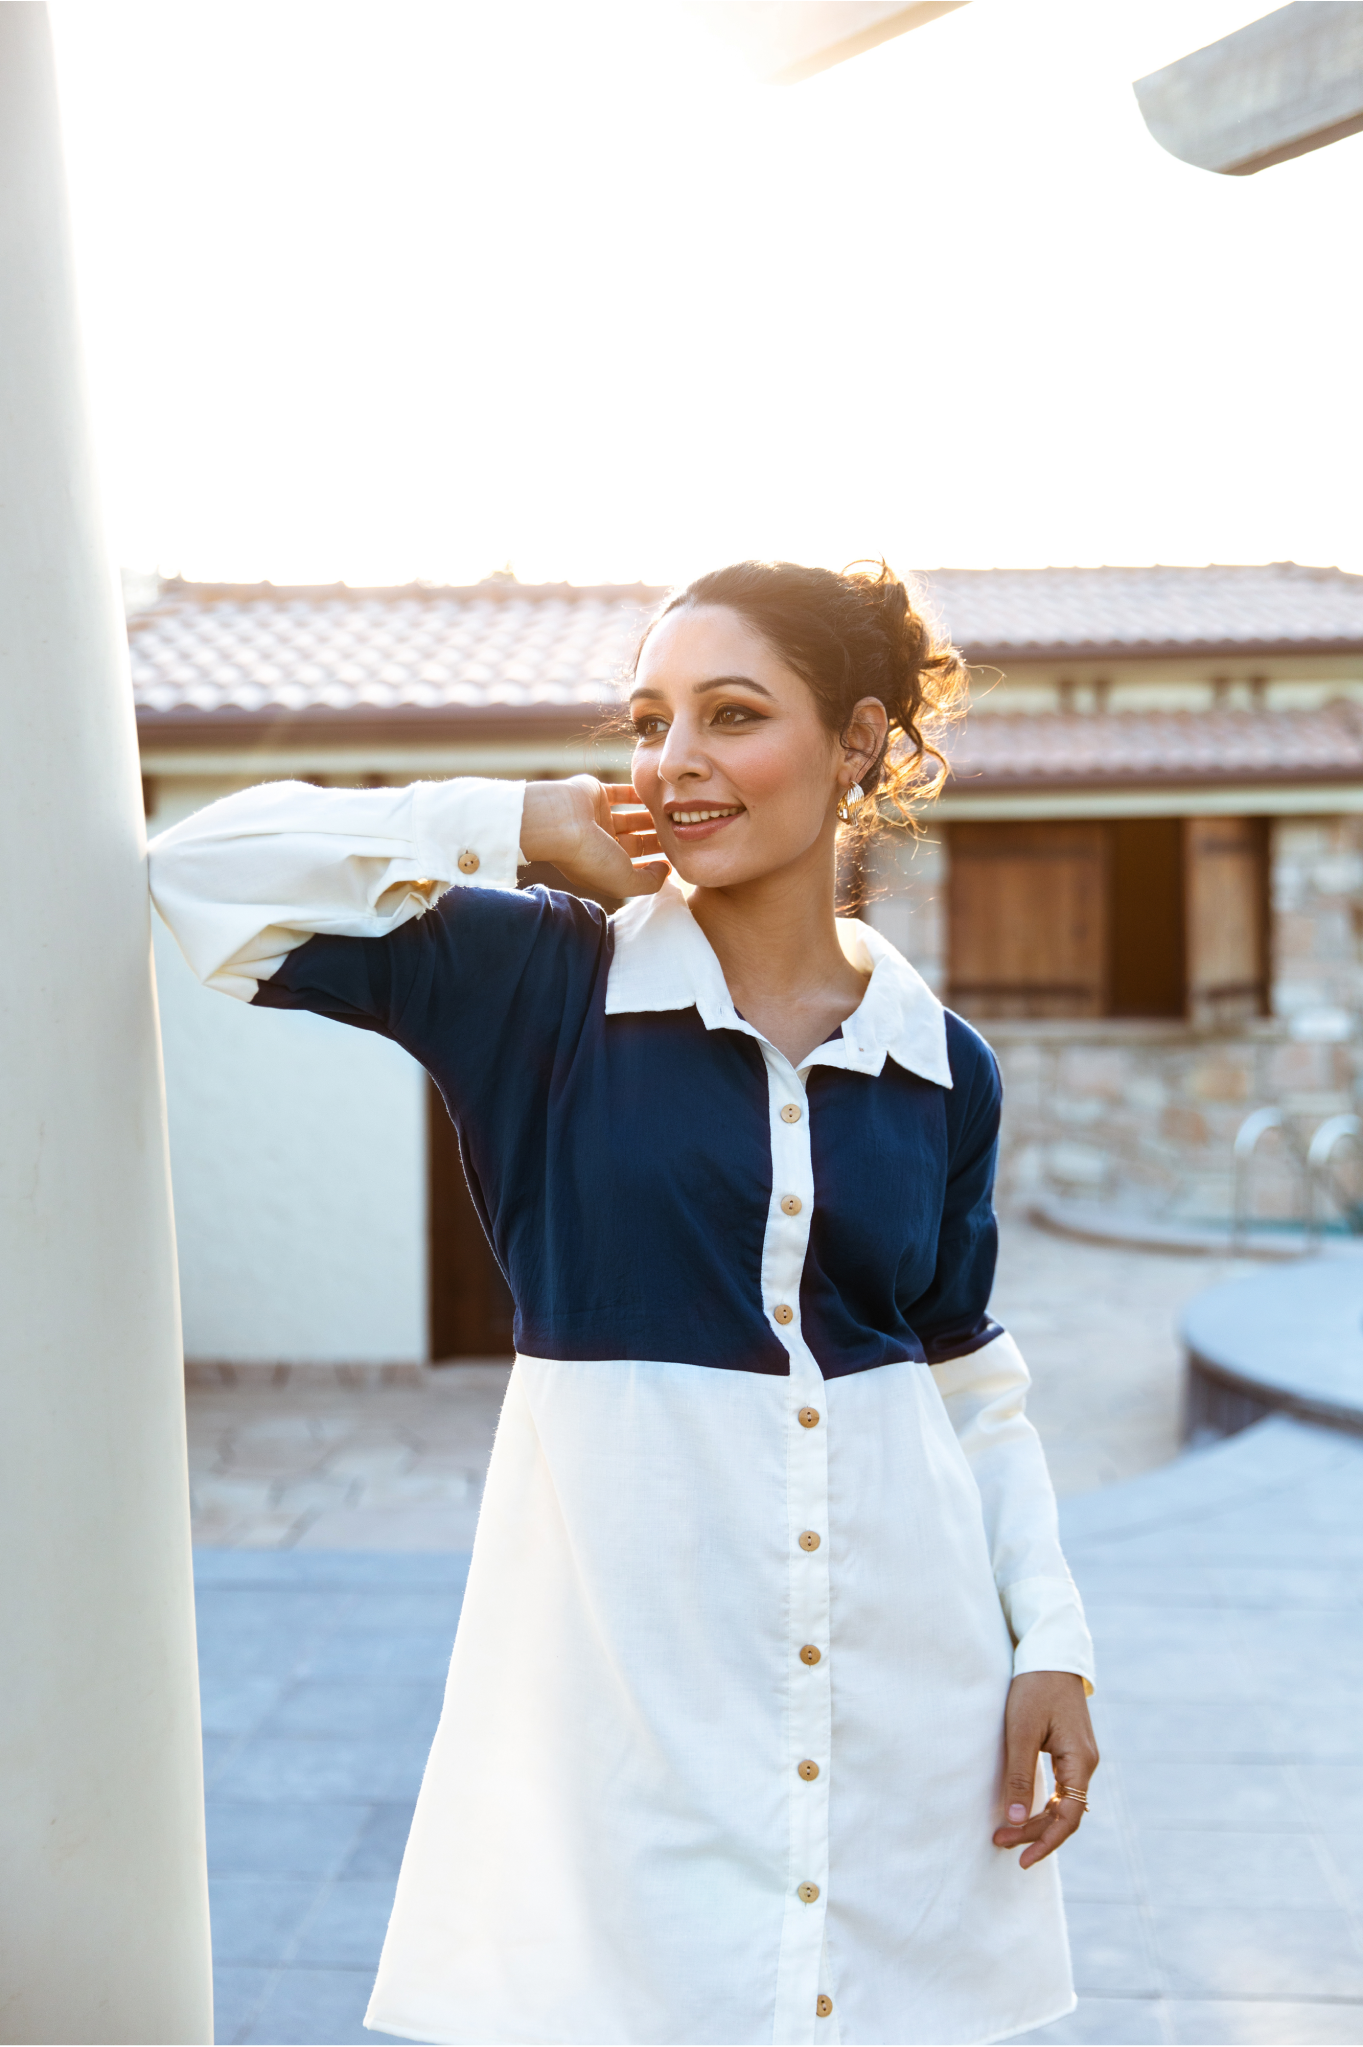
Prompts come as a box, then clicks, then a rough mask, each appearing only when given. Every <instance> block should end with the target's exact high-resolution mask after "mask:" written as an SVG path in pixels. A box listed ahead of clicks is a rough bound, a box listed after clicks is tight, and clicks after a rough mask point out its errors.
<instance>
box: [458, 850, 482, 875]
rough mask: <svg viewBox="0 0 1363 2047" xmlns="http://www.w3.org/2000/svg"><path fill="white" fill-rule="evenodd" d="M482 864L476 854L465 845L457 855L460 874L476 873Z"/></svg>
mask: <svg viewBox="0 0 1363 2047" xmlns="http://www.w3.org/2000/svg"><path fill="white" fill-rule="evenodd" d="M482 864H483V863H482V861H481V860H480V859H479V858H478V855H477V854H476V853H474V852H471V851H470V850H469V849H468V848H467V847H465V849H464V851H463V852H462V853H461V854H460V855H459V872H460V873H461V874H476V873H477V872H478V869H479V868H480V867H481V866H482Z"/></svg>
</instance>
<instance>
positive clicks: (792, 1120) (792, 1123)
mask: <svg viewBox="0 0 1363 2047" xmlns="http://www.w3.org/2000/svg"><path fill="white" fill-rule="evenodd" d="M762 1050H763V1057H764V1059H765V1060H766V1064H767V1078H768V1087H769V1096H770V1111H771V1115H770V1127H771V1162H772V1195H771V1208H770V1210H769V1213H768V1218H767V1231H766V1240H765V1243H764V1246H763V1259H762V1287H763V1306H764V1307H765V1309H766V1311H767V1314H768V1317H769V1318H770V1321H771V1323H772V1326H773V1328H774V1331H775V1334H776V1336H777V1337H778V1339H779V1341H780V1342H781V1344H782V1345H783V1346H784V1348H785V1350H786V1352H787V1354H788V1355H789V1358H790V1376H789V1378H788V1379H787V1381H786V1384H785V1396H786V1399H785V1429H786V1504H787V1514H788V1541H789V1552H788V1554H789V1598H788V1603H787V1619H788V1627H789V1634H790V1639H789V1643H788V1645H787V1647H788V1663H787V1702H788V1704H787V1713H786V1740H787V1750H786V1754H785V1756H784V1758H782V1759H780V1760H781V1761H782V1763H783V1765H784V1768H785V1771H786V1781H787V1785H788V1787H789V1792H788V1795H789V1813H790V1846H789V1862H788V1865H787V1872H788V1883H787V1893H786V1911H785V1918H784V1923H783V1928H782V1939H781V1958H780V1964H779V1967H778V1972H777V1995H776V2007H777V2008H776V2031H775V2037H776V2038H777V2039H778V2040H782V2041H789V2042H803V2041H810V2042H812V2041H813V2039H814V2027H815V2025H816V2023H817V2017H816V2010H815V2007H816V2001H817V1998H818V1995H819V1992H820V1983H819V1966H820V1959H821V1956H822V1953H823V1937H824V1917H825V1911H826V1895H827V1890H828V1797H829V1779H830V1776H831V1760H832V1759H831V1757H830V1754H829V1747H830V1731H831V1727H830V1723H831V1710H830V1701H831V1694H830V1688H829V1674H828V1660H827V1658H826V1657H825V1656H824V1653H823V1647H824V1646H826V1645H827V1643H828V1635H829V1629H828V1612H829V1564H830V1552H831V1547H832V1546H831V1544H830V1543H829V1541H828V1540H827V1536H828V1449H827V1444H828V1430H827V1426H826V1422H825V1414H826V1411H827V1405H828V1403H827V1399H826V1388H825V1385H824V1380H823V1375H822V1373H821V1372H820V1370H819V1367H818V1364H817V1362H816V1360H815V1358H814V1356H813V1353H812V1352H811V1351H810V1349H809V1347H808V1345H807V1344H806V1342H805V1340H804V1337H803V1334H802V1332H801V1325H800V1313H799V1301H800V1280H801V1278H802V1276H803V1272H804V1263H805V1255H806V1252H807V1250H808V1247H809V1228H810V1220H811V1217H812V1213H813V1208H814V1170H813V1156H812V1151H811V1143H810V1137H811V1133H810V1113H809V1098H808V1095H807V1094H806V1092H805V1088H804V1084H803V1081H802V1080H801V1078H800V1076H799V1075H798V1074H796V1072H795V1070H794V1069H793V1068H792V1067H791V1066H790V1064H789V1062H788V1061H787V1060H785V1059H784V1058H783V1057H782V1055H781V1054H780V1053H779V1052H776V1051H775V1049H774V1048H773V1047H771V1046H769V1045H766V1044H765V1043H764V1044H763V1048H762ZM813 1645H821V1646H820V1650H819V1655H818V1656H817V1657H816V1658H815V1659H814V1660H813V1661H810V1660H809V1659H808V1658H806V1657H804V1656H803V1654H802V1652H803V1651H804V1650H805V1648H806V1647H809V1646H813ZM774 1760H776V1759H774Z"/></svg>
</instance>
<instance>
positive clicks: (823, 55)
mask: <svg viewBox="0 0 1363 2047" xmlns="http://www.w3.org/2000/svg"><path fill="white" fill-rule="evenodd" d="M965 5H966V0H911V4H909V5H905V4H903V0H693V4H692V7H691V12H692V13H693V14H699V15H701V16H702V17H703V18H704V19H705V20H706V21H707V22H708V23H709V25H710V27H711V28H713V29H714V30H715V32H716V34H718V35H721V36H723V38H724V40H725V41H726V42H729V43H733V44H735V45H736V46H737V48H739V49H740V50H742V52H743V54H744V56H745V57H746V58H747V60H748V62H749V64H750V65H751V66H752V68H753V70H754V71H756V72H757V74H758V76H759V77H761V78H763V79H765V80H766V82H767V83H768V84H769V85H798V84H799V82H800V80H801V79H803V78H812V77H813V76H814V74H815V72H817V71H828V70H831V68H832V66H833V65H835V64H841V63H844V62H845V61H846V59H847V58H848V57H857V56H860V55H861V53H862V51H863V50H873V49H874V48H875V47H876V45H877V43H887V42H889V40H890V38H891V37H892V36H902V35H903V34H904V33H905V31H906V30H908V29H911V28H921V27H922V25H923V23H924V22H927V21H935V20H936V19H937V16H938V15H939V14H952V13H954V12H955V10H956V9H957V8H958V7H964V6H965Z"/></svg>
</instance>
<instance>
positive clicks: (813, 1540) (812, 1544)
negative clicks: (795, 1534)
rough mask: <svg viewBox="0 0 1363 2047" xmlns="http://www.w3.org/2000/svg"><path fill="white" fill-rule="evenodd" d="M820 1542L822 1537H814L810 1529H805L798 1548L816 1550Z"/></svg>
mask: <svg viewBox="0 0 1363 2047" xmlns="http://www.w3.org/2000/svg"><path fill="white" fill-rule="evenodd" d="M822 1541H823V1537H822V1536H821V1535H816V1534H815V1533H814V1530H813V1529H812V1528H806V1530H805V1532H804V1534H803V1535H802V1536H801V1537H800V1548H801V1549H817V1548H818V1547H819V1544H820V1543H821V1542H822Z"/></svg>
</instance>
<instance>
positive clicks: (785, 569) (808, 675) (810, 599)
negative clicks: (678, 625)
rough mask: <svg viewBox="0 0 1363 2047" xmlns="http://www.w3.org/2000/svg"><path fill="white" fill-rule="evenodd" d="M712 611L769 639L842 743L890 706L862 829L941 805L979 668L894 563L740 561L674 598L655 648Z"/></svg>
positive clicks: (858, 817)
mask: <svg viewBox="0 0 1363 2047" xmlns="http://www.w3.org/2000/svg"><path fill="white" fill-rule="evenodd" d="M702 604H714V605H724V606H725V607H726V608H727V609H728V610H730V611H736V612H737V613H738V615H739V617H740V618H742V619H743V620H744V621H745V622H746V623H747V624H748V625H749V626H751V627H752V629H753V631H754V632H757V633H760V634H761V636H762V638H763V639H764V640H765V641H766V642H767V645H768V646H769V647H771V648H772V650H773V651H774V652H775V653H777V654H779V655H780V657H781V659H782V660H783V661H784V662H785V663H786V665H787V667H789V668H793V669H794V671H795V673H796V674H797V675H798V676H800V677H801V678H802V679H803V680H804V681H805V682H806V683H807V684H808V685H809V688H810V690H811V691H812V692H813V696H814V701H815V703H816V704H817V705H818V707H819V714H820V716H821V717H822V719H823V722H824V724H825V725H826V726H827V727H828V730H829V731H830V732H832V733H834V734H835V735H836V736H837V737H838V738H841V737H842V735H843V733H844V732H845V731H846V729H847V724H848V720H849V719H850V717H851V715H852V710H853V707H854V706H855V705H856V704H857V703H858V702H859V701H860V699H861V698H862V697H878V698H879V699H880V701H881V703H882V704H884V706H885V709H886V711H887V712H888V713H889V717H890V730H889V734H888V736H887V738H886V741H885V744H884V746H883V747H882V748H881V750H880V753H879V755H878V757H877V758H876V759H875V760H874V761H873V762H871V764H870V766H869V767H868V768H867V769H866V770H865V771H864V772H863V774H862V775H861V778H860V780H861V786H862V789H863V790H864V791H865V794H866V797H867V798H868V801H866V802H865V803H863V804H860V805H859V806H858V808H857V810H856V811H855V812H854V813H853V821H854V823H855V825H856V826H857V827H858V829H862V830H873V829H874V827H875V826H876V824H877V823H879V822H880V821H881V820H882V819H883V817H884V815H885V806H886V805H887V804H888V805H889V806H892V808H893V810H894V811H895V812H896V813H897V819H896V820H895V821H897V822H899V823H904V824H910V825H912V824H913V822H914V817H913V806H914V805H915V804H921V803H925V802H929V801H930V800H931V799H932V798H933V797H934V796H935V795H936V794H937V793H938V791H939V789H940V788H941V786H942V783H943V782H944V781H945V779H946V773H947V762H946V756H945V755H944V754H943V753H942V751H941V749H940V747H939V746H938V745H937V744H936V737H937V736H940V733H941V729H942V727H943V726H944V725H945V724H946V723H947V722H948V721H949V720H950V719H952V718H955V717H958V716H959V715H960V713H961V712H962V711H963V710H964V708H965V699H966V692H967V690H968V688H969V683H970V671H969V669H968V668H967V667H966V665H965V662H964V661H963V660H962V658H961V656H960V655H959V654H958V653H957V651H956V649H955V648H954V647H953V646H952V645H951V644H950V642H949V641H948V640H947V639H946V638H945V637H944V636H942V635H940V634H939V633H938V632H937V631H936V630H935V628H934V627H933V625H932V624H931V623H930V621H929V620H928V619H927V618H926V617H925V616H924V615H923V612H922V611H921V610H919V609H918V608H917V607H916V606H915V605H914V603H913V600H912V598H911V597H910V595H909V592H908V590H907V588H906V587H905V585H904V584H903V583H902V582H901V581H900V579H899V577H898V576H896V575H895V573H894V571H893V570H892V569H891V568H889V567H888V566H887V564H886V563H885V562H883V561H879V562H865V563H863V562H853V563H852V564H851V565H850V566H849V567H848V568H846V569H844V570H842V572H841V573H839V572H838V571H836V570H834V569H806V568H801V567H800V566H799V564H798V563H796V562H757V561H747V562H734V563H733V564H732V566H731V567H729V568H727V569H712V570H711V571H710V572H709V574H708V575H704V576H697V578H696V580H695V582H694V583H688V585H687V587H686V588H685V589H684V590H680V591H678V592H677V594H676V595H675V596H674V597H669V599H668V600H667V603H666V604H664V606H663V608H662V610H661V611H660V612H659V613H658V615H657V617H656V618H655V619H653V620H652V621H651V623H650V625H649V627H648V632H646V633H645V634H644V640H647V638H648V633H650V632H652V630H653V627H654V626H655V625H657V624H658V623H659V622H660V621H661V620H662V619H664V618H666V617H667V616H668V614H669V613H670V612H673V611H679V610H680V609H681V608H682V607H683V606H687V607H692V606H699V605H702ZM642 651H643V641H640V644H639V653H642ZM635 661H636V664H637V661H638V654H637V653H636V655H635ZM872 797H874V798H875V799H876V800H875V801H874V802H872V801H870V800H869V799H870V798H872Z"/></svg>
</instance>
